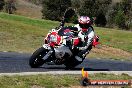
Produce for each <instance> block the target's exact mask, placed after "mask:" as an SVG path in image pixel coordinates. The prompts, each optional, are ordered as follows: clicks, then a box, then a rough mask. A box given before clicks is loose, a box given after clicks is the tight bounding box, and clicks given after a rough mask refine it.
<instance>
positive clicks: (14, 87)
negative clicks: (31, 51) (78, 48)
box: [0, 73, 132, 88]
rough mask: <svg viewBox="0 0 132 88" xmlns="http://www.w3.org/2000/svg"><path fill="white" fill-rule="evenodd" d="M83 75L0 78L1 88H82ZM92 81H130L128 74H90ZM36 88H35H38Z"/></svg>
mask: <svg viewBox="0 0 132 88" xmlns="http://www.w3.org/2000/svg"><path fill="white" fill-rule="evenodd" d="M81 78H82V77H81V75H30V76H0V85H1V86H0V88H32V87H33V86H36V87H38V88H39V87H44V88H60V87H71V86H80V81H81ZM89 78H90V79H91V80H115V79H116V80H121V79H122V80H130V79H132V77H131V76H128V75H126V74H122V75H114V74H104V73H98V74H90V75H89ZM36 87H35V88H36Z"/></svg>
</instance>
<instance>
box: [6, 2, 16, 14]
mask: <svg viewBox="0 0 132 88" xmlns="http://www.w3.org/2000/svg"><path fill="white" fill-rule="evenodd" d="M5 9H6V12H7V13H9V14H13V12H14V11H16V10H17V9H16V6H15V0H6V6H5Z"/></svg>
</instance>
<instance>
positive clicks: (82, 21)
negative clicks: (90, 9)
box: [78, 16, 91, 32]
mask: <svg viewBox="0 0 132 88" xmlns="http://www.w3.org/2000/svg"><path fill="white" fill-rule="evenodd" d="M78 22H79V26H80V27H81V28H82V31H84V32H85V31H87V30H86V29H88V28H89V26H90V25H91V20H90V18H89V17H88V16H80V17H79V19H78Z"/></svg>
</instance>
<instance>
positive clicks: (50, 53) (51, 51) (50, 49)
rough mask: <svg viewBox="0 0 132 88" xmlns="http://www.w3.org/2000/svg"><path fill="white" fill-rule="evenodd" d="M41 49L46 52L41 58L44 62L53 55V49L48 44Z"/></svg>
mask: <svg viewBox="0 0 132 88" xmlns="http://www.w3.org/2000/svg"><path fill="white" fill-rule="evenodd" d="M43 47H44V48H45V49H47V50H48V52H47V53H46V55H45V56H44V57H43V58H42V59H43V60H45V61H46V60H47V59H48V58H49V57H50V56H51V55H52V54H53V49H52V48H51V47H50V46H49V45H48V44H44V45H43Z"/></svg>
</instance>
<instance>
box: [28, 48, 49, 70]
mask: <svg viewBox="0 0 132 88" xmlns="http://www.w3.org/2000/svg"><path fill="white" fill-rule="evenodd" d="M47 52H48V50H46V49H44V48H43V47H41V48H39V49H37V50H36V51H35V52H34V53H33V54H32V56H31V58H30V59H29V65H30V66H31V67H32V68H37V67H40V66H42V65H43V64H44V60H43V59H42V58H43V57H44V56H45V55H46V53H47Z"/></svg>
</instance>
